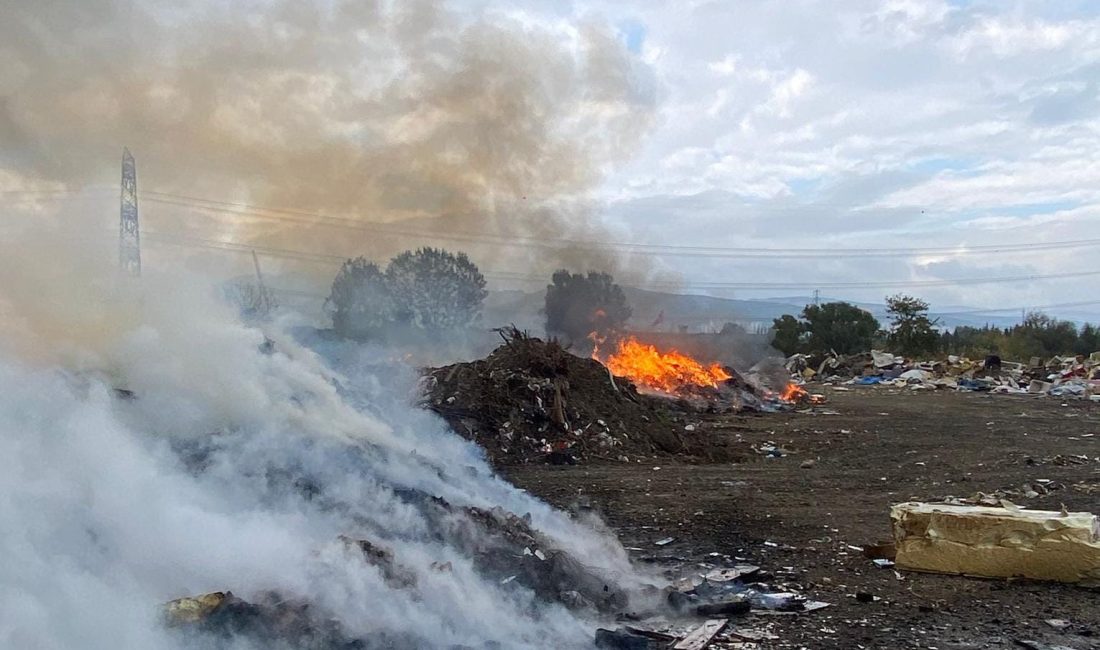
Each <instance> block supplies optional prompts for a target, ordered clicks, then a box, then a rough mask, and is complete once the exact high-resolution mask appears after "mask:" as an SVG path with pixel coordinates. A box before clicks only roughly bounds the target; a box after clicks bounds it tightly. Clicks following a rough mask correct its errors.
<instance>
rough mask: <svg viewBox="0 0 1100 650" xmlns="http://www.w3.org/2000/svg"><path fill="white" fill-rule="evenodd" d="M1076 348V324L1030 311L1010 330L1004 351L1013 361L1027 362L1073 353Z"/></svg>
mask: <svg viewBox="0 0 1100 650" xmlns="http://www.w3.org/2000/svg"><path fill="white" fill-rule="evenodd" d="M1076 348H1077V327H1076V326H1074V324H1073V323H1071V322H1069V321H1064V320H1058V319H1056V318H1052V317H1051V316H1048V315H1047V314H1044V313H1042V312H1031V313H1029V314H1027V316H1025V317H1024V322H1023V323H1021V324H1019V325H1017V326H1016V327H1013V328H1012V329H1011V330H1010V331H1009V334H1008V340H1007V341H1006V349H1005V352H1006V354H1007V355H1008V356H1009V357H1011V358H1017V359H1027V358H1028V357H1032V356H1038V357H1052V356H1055V355H1060V354H1071V353H1072V352H1073V351H1074V350H1075V349H1076Z"/></svg>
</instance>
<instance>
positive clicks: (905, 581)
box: [501, 388, 1100, 649]
mask: <svg viewBox="0 0 1100 650" xmlns="http://www.w3.org/2000/svg"><path fill="white" fill-rule="evenodd" d="M815 390H819V389H815ZM824 392H825V394H826V395H827V397H828V399H829V403H828V404H826V405H824V406H822V407H817V408H816V409H813V411H814V412H813V413H805V412H802V413H800V412H791V413H780V414H760V415H758V414H751V415H699V416H697V418H696V426H697V427H699V428H701V429H702V430H703V431H704V432H705V433H706V434H707V435H710V436H715V437H721V438H724V439H725V442H726V443H727V444H728V447H729V449H730V451H731V452H733V456H734V457H735V458H736V459H737V460H736V462H732V463H731V462H723V463H720V464H718V463H712V464H678V463H674V462H669V460H668V459H667V458H664V459H661V460H653V459H649V460H646V461H644V463H636V462H631V463H608V462H599V461H595V462H588V463H584V464H581V465H576V466H548V465H530V464H529V465H514V466H508V467H503V468H501V471H502V472H503V473H504V474H505V475H506V476H507V477H508V478H509V479H510V480H512V481H513V482H514V483H515V484H516V485H518V486H520V487H522V488H524V489H527V490H529V491H530V492H532V493H534V494H535V495H537V496H540V497H542V498H544V499H546V500H547V501H549V502H551V503H553V504H555V505H558V506H562V507H569V506H571V505H575V504H576V503H577V502H578V500H580V501H586V502H589V503H590V504H591V505H592V506H594V507H595V508H596V509H597V510H598V511H599V512H600V514H601V515H602V516H603V518H604V519H605V520H606V521H607V522H608V524H610V526H611V527H612V528H614V529H615V531H616V532H617V533H618V534H619V536H620V539H621V540H622V541H623V543H624V544H625V545H626V546H628V547H635V548H637V549H640V550H632V551H631V555H632V557H633V558H634V560H635V561H636V562H639V563H642V564H651V565H652V566H654V567H655V568H656V569H657V570H660V571H667V572H668V575H670V577H675V576H680V575H683V574H684V572H685V571H687V572H690V571H691V570H692V569H693V567H696V566H697V565H698V564H699V563H713V562H714V561H715V560H714V558H713V557H711V556H710V554H711V553H720V554H727V555H730V556H735V557H737V558H743V559H744V560H745V561H747V562H749V563H751V564H757V565H759V566H761V567H763V568H764V569H765V570H768V571H770V572H772V573H774V574H776V580H777V581H783V582H787V583H793V584H797V585H800V586H801V587H802V588H803V589H804V593H805V594H806V595H808V596H810V597H811V598H813V599H816V600H821V601H826V602H829V603H831V604H832V606H831V607H829V608H826V609H822V610H818V611H815V612H807V613H799V614H793V615H785V616H765V615H758V614H752V615H749V616H747V617H734V618H733V619H731V624H733V625H734V627H735V628H757V629H759V628H761V626H765V627H767V628H768V629H769V630H770V631H771V633H772V634H774V635H775V636H777V637H778V638H776V639H771V640H766V641H764V642H763V643H762V644H761V645H760V646H759V647H764V648H846V649H850V648H940V649H949V648H955V649H962V648H1013V647H1032V646H1021V645H1020V644H1019V641H1021V640H1032V641H1037V642H1040V643H1044V644H1048V645H1047V646H1043V645H1039V646H1034V647H1038V648H1043V647H1049V646H1055V647H1057V646H1066V647H1069V648H1100V608H1098V605H1100V592H1097V591H1093V590H1087V589H1084V588H1080V587H1073V586H1069V585H1061V584H1054V583H1039V582H1028V581H1004V580H984V579H975V578H966V577H958V576H942V575H933V574H920V573H910V572H902V573H895V571H894V570H893V569H889V568H885V569H884V568H878V567H876V566H875V565H874V564H873V563H872V562H871V561H870V560H869V559H867V558H865V557H864V556H863V555H862V554H861V552H860V551H859V550H858V549H853V548H851V547H859V546H861V545H863V544H868V543H874V542H878V541H885V540H888V539H889V537H890V528H889V514H888V510H889V507H890V505H892V504H894V503H898V502H903V501H909V500H939V499H942V498H943V497H945V496H948V495H953V496H957V497H969V496H971V495H973V494H974V493H976V492H979V491H981V492H986V493H990V492H994V491H996V490H1009V491H1010V492H1008V494H1007V498H1008V499H1009V500H1011V501H1013V502H1014V503H1017V504H1019V505H1022V506H1025V507H1028V508H1034V509H1050V510H1058V509H1060V508H1061V507H1062V505H1063V504H1064V505H1065V507H1067V508H1068V509H1069V510H1071V511H1072V510H1085V511H1093V512H1096V511H1097V510H1098V506H1100V504H1098V500H1100V499H1098V496H1097V495H1098V494H1100V463H1097V462H1095V461H1087V462H1084V461H1081V460H1080V459H1075V458H1071V457H1073V456H1077V455H1087V456H1089V457H1090V458H1094V459H1095V458H1096V457H1098V456H1100V404H1093V403H1090V402H1087V401H1067V402H1062V401H1059V400H1056V399H1050V398H1047V397H1026V396H1020V397H1017V396H1006V395H987V394H978V393H956V392H944V391H940V392H911V391H904V390H890V389H882V388H866V389H853V390H851V391H849V392H841V391H836V390H833V389H829V388H826V389H825V391H824ZM830 411H835V412H836V414H829V412H830ZM1089 434H1096V435H1095V436H1090V435H1089ZM768 443H775V445H777V446H778V447H779V448H780V450H779V451H773V452H770V453H771V454H773V456H768V455H767V454H768V453H769V452H767V451H763V452H762V451H761V450H766V449H768V448H770V445H769V444H768ZM777 453H778V454H785V455H783V456H781V457H775V456H774V454H777ZM806 461H813V462H812V466H811V467H804V466H803V465H807V464H811V463H807V462H806ZM1037 479H1049V480H1050V481H1051V483H1048V484H1047V485H1048V486H1050V488H1051V489H1050V491H1049V493H1048V494H1045V495H1040V496H1032V497H1030V498H1029V497H1028V496H1025V495H1024V493H1028V492H1030V491H1029V490H1027V489H1026V488H1024V489H1022V488H1023V486H1024V484H1032V485H1033V484H1034V483H1035V482H1036V481H1037ZM1090 487H1092V488H1093V489H1094V490H1098V491H1093V492H1091V493H1090V491H1089V488H1090ZM667 537H674V538H675V541H674V542H672V543H670V544H668V545H665V546H657V545H656V544H655V542H656V541H658V540H661V539H663V538H667ZM698 570H699V571H701V572H705V570H706V569H705V568H699V569H698ZM899 576H900V578H899ZM857 593H863V594H870V595H871V596H872V597H874V600H873V602H860V601H858V600H857V599H856V597H855V595H856V594H857ZM866 599H867V596H866V595H865V596H863V600H866ZM1048 619H1062V620H1064V621H1066V622H1067V623H1068V624H1067V625H1065V626H1064V627H1061V628H1056V627H1054V626H1052V625H1051V624H1049V623H1047V622H1046V621H1047V620H1048Z"/></svg>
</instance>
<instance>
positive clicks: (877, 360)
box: [786, 350, 1100, 400]
mask: <svg viewBox="0 0 1100 650" xmlns="http://www.w3.org/2000/svg"><path fill="white" fill-rule="evenodd" d="M786 367H787V370H788V372H789V373H790V374H791V377H792V379H793V380H795V381H801V382H806V381H821V382H824V383H831V384H847V385H858V386H890V387H895V388H907V389H909V390H935V389H946V390H959V391H977V392H990V393H1001V394H1015V395H1028V394H1030V395H1048V396H1051V397H1058V398H1065V397H1080V398H1089V399H1093V400H1100V352H1098V353H1093V354H1092V355H1090V356H1087V357H1086V356H1084V355H1077V356H1059V357H1052V358H1051V359H1048V360H1046V361H1044V360H1042V359H1040V358H1039V357H1032V358H1031V359H1030V360H1029V361H1028V363H1019V362H1011V361H1004V360H1002V359H1001V358H1000V357H998V356H995V355H991V356H989V357H986V358H985V359H984V360H979V361H975V360H971V359H968V358H966V357H960V356H955V355H950V356H948V357H946V358H945V359H940V360H929V361H916V360H910V359H905V358H904V357H900V356H896V355H894V354H891V353H889V352H882V351H879V350H872V351H871V352H868V353H864V354H855V355H846V356H844V355H836V354H829V355H826V356H824V357H820V356H819V357H817V358H814V357H812V356H811V355H806V354H796V355H792V356H791V357H789V358H788V359H787V364H786Z"/></svg>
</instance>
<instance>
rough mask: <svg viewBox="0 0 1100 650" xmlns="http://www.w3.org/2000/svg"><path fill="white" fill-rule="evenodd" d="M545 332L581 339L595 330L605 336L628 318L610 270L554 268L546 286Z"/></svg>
mask: <svg viewBox="0 0 1100 650" xmlns="http://www.w3.org/2000/svg"><path fill="white" fill-rule="evenodd" d="M543 312H544V314H545V316H546V332H547V333H548V334H551V335H555V336H563V337H565V338H567V339H568V340H570V341H573V342H580V341H583V340H584V339H585V338H587V337H588V336H589V335H590V334H593V333H595V335H596V336H597V337H599V338H604V337H606V336H607V335H608V334H610V333H611V332H614V331H616V330H620V329H622V328H623V326H624V325H625V324H626V321H627V319H629V318H630V314H631V309H630V305H628V304H627V303H626V294H624V293H623V289H622V287H620V286H619V285H617V284H615V279H614V278H613V277H611V274H609V273H597V272H595V271H589V272H588V275H582V274H580V273H570V272H569V271H566V270H561V271H556V272H555V273H554V275H553V276H552V277H551V284H549V285H547V286H546V303H545V306H544V307H543Z"/></svg>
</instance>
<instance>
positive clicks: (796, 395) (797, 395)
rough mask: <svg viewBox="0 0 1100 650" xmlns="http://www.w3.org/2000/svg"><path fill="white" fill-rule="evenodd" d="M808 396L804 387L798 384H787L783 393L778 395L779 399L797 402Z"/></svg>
mask: <svg viewBox="0 0 1100 650" xmlns="http://www.w3.org/2000/svg"><path fill="white" fill-rule="evenodd" d="M809 396H810V394H809V393H807V392H806V389H805V388H803V387H801V386H799V385H798V384H787V388H785V389H784V390H783V394H782V395H780V396H779V399H781V400H783V401H784V402H799V401H802V400H804V399H806V398H808V397H809Z"/></svg>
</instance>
